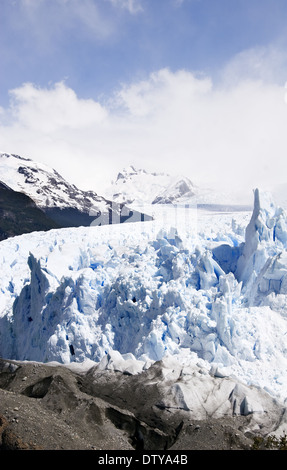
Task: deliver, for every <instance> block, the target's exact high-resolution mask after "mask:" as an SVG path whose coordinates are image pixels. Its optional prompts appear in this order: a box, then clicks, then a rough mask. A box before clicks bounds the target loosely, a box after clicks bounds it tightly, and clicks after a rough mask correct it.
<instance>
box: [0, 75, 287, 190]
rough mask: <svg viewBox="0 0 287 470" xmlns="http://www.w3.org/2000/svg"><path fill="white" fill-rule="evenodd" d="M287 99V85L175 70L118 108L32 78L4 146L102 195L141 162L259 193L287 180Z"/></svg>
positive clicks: (132, 90) (15, 107) (22, 90)
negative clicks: (224, 82) (223, 81)
mask: <svg viewBox="0 0 287 470" xmlns="http://www.w3.org/2000/svg"><path fill="white" fill-rule="evenodd" d="M285 95H286V89H285V88H284V84H283V85H282V86H280V85H278V84H274V83H266V82H264V81H263V80H260V81H259V80H254V79H250V80H247V79H244V80H242V81H240V80H237V82H236V83H234V84H233V85H230V84H229V86H228V87H226V86H221V87H220V86H216V87H215V85H214V84H213V82H212V80H211V78H210V77H204V76H202V77H200V76H195V75H194V74H193V73H191V72H188V71H185V70H180V71H176V72H172V71H170V70H169V69H162V70H159V71H157V72H154V73H153V74H151V75H150V76H149V77H147V79H146V80H142V81H140V82H136V83H131V84H126V85H125V86H123V87H121V89H120V90H118V91H117V93H115V94H114V95H113V96H111V97H110V101H109V104H108V105H107V104H103V103H99V102H97V101H95V100H92V99H90V100H83V99H81V98H80V97H78V96H77V95H76V93H75V92H74V90H72V89H71V88H69V87H68V86H67V85H66V84H65V83H58V84H56V85H54V86H52V87H50V88H47V89H43V88H37V87H36V86H35V85H32V84H24V85H23V86H22V87H19V88H17V89H15V90H12V91H11V96H12V101H11V106H10V109H9V110H6V116H7V113H10V115H11V122H10V123H9V124H7V123H6V125H4V124H2V125H1V124H0V148H1V149H2V150H5V151H6V152H12V153H18V154H22V155H23V156H27V157H31V158H34V159H36V160H40V161H43V162H46V163H48V164H51V165H52V166H54V167H55V168H56V169H57V170H58V171H59V172H60V173H62V174H63V176H65V177H66V178H68V179H70V180H71V181H72V182H74V183H75V184H77V185H78V186H79V187H82V188H86V189H88V188H90V189H91V188H92V189H95V190H96V191H98V192H101V190H102V188H103V187H104V186H106V185H107V184H108V183H109V182H110V180H111V179H113V178H114V177H115V175H116V173H117V171H118V170H120V169H121V168H122V166H125V165H128V164H135V165H136V166H139V167H146V168H147V169H148V170H152V171H167V172H170V173H175V174H178V173H182V174H185V175H186V176H189V177H190V178H191V179H192V180H193V181H194V182H195V183H198V184H201V185H213V186H217V187H222V188H223V189H224V188H226V189H234V190H236V191H238V190H241V189H245V188H247V190H248V191H249V193H248V194H250V197H251V198H252V192H251V190H252V189H253V187H254V186H257V185H259V186H260V185H264V186H266V187H267V186H270V185H271V186H272V185H274V184H277V183H278V184H279V183H284V182H286V180H285V179H286V176H285V175H286V174H287V161H286V154H287V133H286V125H287V105H286V103H285ZM1 116H2V115H1V114H0V122H1Z"/></svg>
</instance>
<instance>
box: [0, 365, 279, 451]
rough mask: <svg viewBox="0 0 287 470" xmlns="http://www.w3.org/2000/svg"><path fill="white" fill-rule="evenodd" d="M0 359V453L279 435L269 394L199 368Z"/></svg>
mask: <svg viewBox="0 0 287 470" xmlns="http://www.w3.org/2000/svg"><path fill="white" fill-rule="evenodd" d="M134 372H135V371H131V370H128V369H126V370H124V369H123V368H120V367H115V362H114V361H113V360H112V356H108V357H107V358H105V361H104V362H103V361H102V363H100V364H98V365H94V366H91V367H87V368H83V369H82V370H80V369H77V368H76V367H74V368H73V367H72V366H70V367H67V366H62V365H60V364H56V363H51V364H42V363H36V362H35V363H34V362H17V361H10V360H3V359H2V360H0V449H1V450H4V449H5V450H14V449H15V450H16V449H29V450H92V449H94V450H169V451H171V450H176V451H179V450H231V449H232V450H241V449H242V450H244V449H245V450H246V449H252V448H253V446H254V436H262V437H264V436H267V435H268V434H270V433H273V432H279V431H280V429H281V428H282V426H283V425H284V422H285V418H284V417H285V414H286V413H285V408H284V407H283V406H282V405H280V403H278V402H277V401H276V400H274V399H273V398H271V397H270V396H269V395H268V394H267V393H265V392H263V391H262V390H259V389H256V388H249V387H246V386H244V385H243V384H239V383H237V382H236V381H235V379H233V378H230V377H221V376H220V373H219V372H218V370H217V371H212V372H210V371H209V372H208V371H207V370H204V369H201V368H200V367H199V366H198V367H195V366H194V365H193V366H192V369H190V370H187V369H184V368H182V369H181V370H177V369H176V368H173V363H168V364H165V363H164V362H163V361H160V362H156V363H154V364H152V365H151V366H150V367H148V368H147V369H146V370H142V371H141V372H139V373H134Z"/></svg>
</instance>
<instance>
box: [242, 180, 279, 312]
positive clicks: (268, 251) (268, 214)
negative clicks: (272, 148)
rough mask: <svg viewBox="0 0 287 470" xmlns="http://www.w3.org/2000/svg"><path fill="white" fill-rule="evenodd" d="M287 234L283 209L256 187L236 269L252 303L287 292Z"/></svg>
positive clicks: (255, 303) (260, 302) (258, 302)
mask: <svg viewBox="0 0 287 470" xmlns="http://www.w3.org/2000/svg"><path fill="white" fill-rule="evenodd" d="M286 235H287V217H286V214H285V212H284V210H283V209H282V208H280V207H276V206H275V204H274V202H273V201H272V198H271V196H270V195H269V194H267V193H261V192H259V190H258V189H256V190H255V191H254V209H253V214H252V217H251V220H250V222H249V224H248V225H247V228H246V234H245V243H244V245H243V250H242V254H241V256H240V257H239V259H238V263H237V268H236V272H235V275H236V278H237V279H238V280H239V281H242V283H243V286H244V291H245V292H246V297H247V298H248V304H249V305H259V304H262V303H264V302H265V303H266V298H267V297H268V296H269V295H270V294H271V296H273V297H274V295H277V294H286V284H287V277H286V264H285V261H286V248H287V238H286ZM277 300H278V299H277Z"/></svg>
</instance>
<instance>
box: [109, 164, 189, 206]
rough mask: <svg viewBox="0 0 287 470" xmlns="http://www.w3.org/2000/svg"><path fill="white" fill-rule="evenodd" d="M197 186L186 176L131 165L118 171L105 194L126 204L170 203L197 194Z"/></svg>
mask: <svg viewBox="0 0 287 470" xmlns="http://www.w3.org/2000/svg"><path fill="white" fill-rule="evenodd" d="M195 191H196V188H195V187H194V185H193V184H192V182H191V181H190V180H189V179H188V178H186V177H178V176H176V177H174V176H170V175H168V174H166V173H148V172H147V171H146V170H144V169H135V168H134V166H129V167H127V168H125V169H124V170H122V171H121V172H119V173H118V175H117V178H116V180H115V181H113V182H112V184H111V185H110V187H108V188H107V189H106V191H105V196H106V197H108V198H111V199H112V200H114V201H117V202H121V203H126V204H135V205H143V204H170V203H176V202H180V201H181V200H182V199H183V198H191V197H193V196H194V195H195Z"/></svg>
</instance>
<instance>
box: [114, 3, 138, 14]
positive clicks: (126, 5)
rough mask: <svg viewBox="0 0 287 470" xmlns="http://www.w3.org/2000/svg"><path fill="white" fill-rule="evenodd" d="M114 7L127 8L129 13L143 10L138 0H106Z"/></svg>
mask: <svg viewBox="0 0 287 470" xmlns="http://www.w3.org/2000/svg"><path fill="white" fill-rule="evenodd" d="M108 1H109V2H111V3H112V5H114V6H115V7H120V8H123V9H126V10H128V11H129V12H130V13H131V14H135V13H138V12H140V11H143V6H142V4H141V1H140V0H108Z"/></svg>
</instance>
